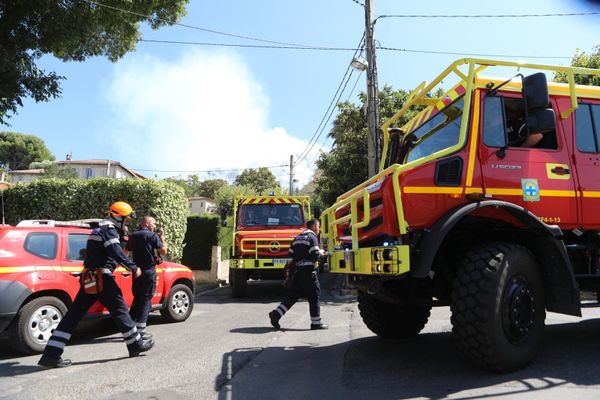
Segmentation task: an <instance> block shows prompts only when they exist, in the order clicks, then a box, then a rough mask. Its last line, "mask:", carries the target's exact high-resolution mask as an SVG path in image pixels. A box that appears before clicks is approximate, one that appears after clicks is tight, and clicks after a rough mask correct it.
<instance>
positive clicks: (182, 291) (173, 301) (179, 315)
mask: <svg viewBox="0 0 600 400" xmlns="http://www.w3.org/2000/svg"><path fill="white" fill-rule="evenodd" d="M193 308H194V295H193V293H192V290H191V289H190V288H189V287H188V286H187V285H184V284H182V283H179V284H177V285H175V286H173V287H172V288H171V291H169V296H167V299H166V300H165V306H164V308H162V309H161V310H160V314H161V315H162V317H163V318H164V319H165V320H166V321H167V322H182V321H185V320H186V319H188V317H189V316H190V314H191V313H192V309H193Z"/></svg>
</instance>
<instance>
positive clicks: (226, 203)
mask: <svg viewBox="0 0 600 400" xmlns="http://www.w3.org/2000/svg"><path fill="white" fill-rule="evenodd" d="M255 194H257V192H256V190H255V189H254V188H252V187H249V186H239V185H225V186H221V187H220V188H219V190H217V192H216V193H215V197H214V199H213V200H214V201H215V203H216V204H217V212H218V213H219V215H220V216H221V219H223V220H225V218H226V216H227V215H232V214H233V198H234V197H235V196H251V195H255Z"/></svg>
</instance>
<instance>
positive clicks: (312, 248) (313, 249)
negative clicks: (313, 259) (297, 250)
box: [308, 246, 319, 253]
mask: <svg viewBox="0 0 600 400" xmlns="http://www.w3.org/2000/svg"><path fill="white" fill-rule="evenodd" d="M315 250H316V251H317V253H319V246H313V247H311V248H310V250H309V251H308V252H309V253H314V251H315Z"/></svg>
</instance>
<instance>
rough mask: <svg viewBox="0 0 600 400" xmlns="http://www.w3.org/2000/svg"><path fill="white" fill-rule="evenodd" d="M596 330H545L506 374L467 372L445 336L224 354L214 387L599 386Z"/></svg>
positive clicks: (386, 390)
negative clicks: (530, 356) (523, 361)
mask: <svg viewBox="0 0 600 400" xmlns="http://www.w3.org/2000/svg"><path fill="white" fill-rule="evenodd" d="M599 331H600V320H586V321H582V322H579V323H570V324H562V325H551V326H549V327H547V328H546V332H545V339H544V344H543V347H542V349H541V351H540V354H538V356H537V358H536V359H535V360H534V362H533V363H532V364H531V365H530V366H528V367H527V368H524V369H521V370H519V371H516V372H512V373H508V374H494V373H489V372H485V371H480V370H478V369H475V368H474V367H472V366H471V365H470V364H469V363H468V362H467V361H465V360H464V359H462V358H461V357H460V355H459V353H458V350H457V349H456V347H455V346H454V341H453V338H452V334H451V333H427V334H421V335H419V336H416V337H414V338H411V339H406V340H398V341H392V340H386V339H381V338H378V337H367V338H361V339H355V340H350V341H347V342H343V343H339V344H336V345H333V346H324V347H311V346H299V347H293V348H283V347H268V348H265V349H235V350H233V351H231V352H228V353H226V354H224V355H223V361H222V371H221V374H220V375H219V376H218V377H217V379H216V381H215V390H217V391H219V399H255V398H256V399H271V398H289V399H305V398H341V397H342V396H343V397H344V398H350V399H353V398H357V399H363V398H365V397H371V398H377V399H408V398H428V399H441V398H446V397H447V396H450V395H452V396H453V398H463V399H472V398H491V397H494V396H497V397H500V396H503V395H517V396H519V397H520V396H523V397H524V396H530V395H531V396H535V395H537V394H540V395H542V396H543V395H544V394H545V391H548V390H550V389H552V388H556V387H560V386H565V385H570V384H574V385H579V386H592V385H600V363H598V354H600V341H599V340H598V332H599ZM249 333H252V332H249ZM246 365H250V366H251V367H248V368H244V366H246ZM275 371H277V374H276V376H277V378H276V377H275V376H274V375H273V374H274V372H275ZM279 377H282V378H279ZM491 386H494V388H493V389H487V388H488V387H491ZM469 391H477V393H473V392H471V393H469ZM461 392H465V393H461ZM486 392H487V393H486ZM461 394H462V396H461Z"/></svg>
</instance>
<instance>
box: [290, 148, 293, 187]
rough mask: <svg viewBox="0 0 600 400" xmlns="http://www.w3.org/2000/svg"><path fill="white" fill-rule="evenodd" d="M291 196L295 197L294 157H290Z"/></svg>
mask: <svg viewBox="0 0 600 400" xmlns="http://www.w3.org/2000/svg"><path fill="white" fill-rule="evenodd" d="M290 195H291V196H293V195H294V155H293V154H292V155H291V156H290Z"/></svg>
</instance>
